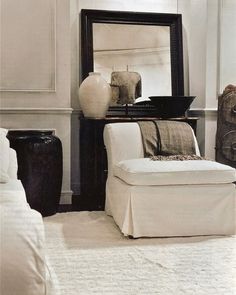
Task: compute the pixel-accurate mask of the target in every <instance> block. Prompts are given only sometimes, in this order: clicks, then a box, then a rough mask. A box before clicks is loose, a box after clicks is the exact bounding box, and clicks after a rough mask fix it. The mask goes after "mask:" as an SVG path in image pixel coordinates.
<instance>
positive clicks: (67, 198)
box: [60, 191, 73, 205]
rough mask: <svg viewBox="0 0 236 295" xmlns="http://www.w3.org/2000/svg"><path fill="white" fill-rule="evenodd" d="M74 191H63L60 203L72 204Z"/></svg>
mask: <svg viewBox="0 0 236 295" xmlns="http://www.w3.org/2000/svg"><path fill="white" fill-rule="evenodd" d="M72 194H73V192H72V191H62V192H61V199H60V205H67V204H72Z"/></svg>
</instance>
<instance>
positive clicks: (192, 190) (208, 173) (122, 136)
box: [104, 122, 236, 237]
mask: <svg viewBox="0 0 236 295" xmlns="http://www.w3.org/2000/svg"><path fill="white" fill-rule="evenodd" d="M192 135H193V136H194V133H193V132H192ZM194 141H195V145H196V151H197V152H196V153H197V154H199V148H198V145H197V141H196V138H195V136H194ZM104 142H105V146H106V149H107V157H108V179H107V183H106V207H105V210H106V213H107V214H108V215H111V216H113V218H114V220H115V222H116V224H117V225H118V226H119V228H120V230H121V232H122V233H123V234H124V235H127V236H133V237H167V236H195V235H231V234H234V233H235V185H234V184H233V182H234V181H235V180H236V176H235V169H233V168H232V167H229V166H226V165H223V164H220V163H217V162H214V161H207V160H189V161H152V160H150V159H149V158H144V152H143V144H142V136H141V132H140V128H139V126H138V124H137V123H135V122H131V123H113V124H107V125H106V126H105V129H104Z"/></svg>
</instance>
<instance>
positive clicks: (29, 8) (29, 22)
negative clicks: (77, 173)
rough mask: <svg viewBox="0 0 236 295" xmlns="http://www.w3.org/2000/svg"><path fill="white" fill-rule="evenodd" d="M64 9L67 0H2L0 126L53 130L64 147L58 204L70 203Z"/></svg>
mask: <svg viewBox="0 0 236 295" xmlns="http://www.w3.org/2000/svg"><path fill="white" fill-rule="evenodd" d="M69 9H70V6H69V1H67V0H21V1H20V3H19V1H17V0H1V48H0V50H1V57H2V59H1V67H0V68H1V72H0V74H1V77H0V78H1V83H0V86H1V88H2V89H4V91H1V92H0V125H1V126H3V127H5V128H8V129H51V130H55V133H56V135H57V136H58V137H59V138H60V139H61V141H62V144H63V185H62V198H61V202H62V203H65V202H66V203H68V202H69V203H70V201H71V185H70V182H71V180H70V174H71V172H70V156H71V153H70V147H71V145H70V140H71V139H70V138H71V131H70V129H71V111H72V110H71V101H70V10H69ZM42 18H44V19H42ZM39 55H40V56H39ZM13 57H14V62H13ZM7 61H8V62H7ZM54 86H55V87H54Z"/></svg>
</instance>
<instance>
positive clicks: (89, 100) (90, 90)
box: [79, 72, 111, 118]
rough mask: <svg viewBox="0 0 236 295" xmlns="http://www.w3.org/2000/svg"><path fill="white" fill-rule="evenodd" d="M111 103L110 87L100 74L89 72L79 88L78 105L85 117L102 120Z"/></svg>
mask: <svg viewBox="0 0 236 295" xmlns="http://www.w3.org/2000/svg"><path fill="white" fill-rule="evenodd" d="M110 101H111V87H110V85H109V84H108V83H107V82H106V81H105V80H104V79H103V78H102V76H101V74H100V73H96V72H91V73H89V76H88V77H87V78H86V79H85V80H84V81H83V82H82V83H81V85H80V88H79V103H80V107H81V109H82V111H83V114H84V116H85V117H90V118H104V117H105V116H106V112H107V110H108V107H109V104H110Z"/></svg>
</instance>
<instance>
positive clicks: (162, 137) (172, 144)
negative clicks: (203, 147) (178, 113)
mask: <svg viewBox="0 0 236 295" xmlns="http://www.w3.org/2000/svg"><path fill="white" fill-rule="evenodd" d="M138 124H139V127H140V130H141V134H142V139H143V149H144V156H145V157H152V156H156V155H163V156H170V155H194V154H196V150H195V142H194V137H193V134H192V129H191V127H190V125H189V124H187V123H185V122H177V121H164V120H155V121H138Z"/></svg>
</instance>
